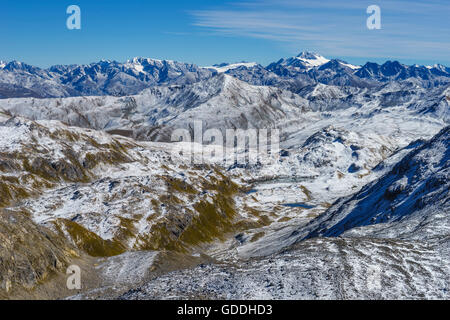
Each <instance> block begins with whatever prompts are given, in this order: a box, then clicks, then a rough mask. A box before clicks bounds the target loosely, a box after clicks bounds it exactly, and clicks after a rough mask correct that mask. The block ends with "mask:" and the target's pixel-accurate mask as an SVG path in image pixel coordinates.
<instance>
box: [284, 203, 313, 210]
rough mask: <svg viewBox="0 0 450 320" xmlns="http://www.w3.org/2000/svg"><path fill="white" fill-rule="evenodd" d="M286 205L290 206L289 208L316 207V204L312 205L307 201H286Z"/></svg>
mask: <svg viewBox="0 0 450 320" xmlns="http://www.w3.org/2000/svg"><path fill="white" fill-rule="evenodd" d="M283 206H284V207H288V208H303V209H312V208H315V207H316V206H312V205H309V204H306V203H301V202H299V203H286V204H283Z"/></svg>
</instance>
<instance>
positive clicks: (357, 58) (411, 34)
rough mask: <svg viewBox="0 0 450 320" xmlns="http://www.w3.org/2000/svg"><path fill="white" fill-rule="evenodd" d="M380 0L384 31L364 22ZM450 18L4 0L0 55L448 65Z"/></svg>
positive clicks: (133, 1)
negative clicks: (74, 12) (75, 16)
mask: <svg viewBox="0 0 450 320" xmlns="http://www.w3.org/2000/svg"><path fill="white" fill-rule="evenodd" d="M72 4H76V5H78V6H80V8H81V11H82V29H81V30H68V29H67V28H66V19H67V17H68V15H67V14H66V8H67V7H68V6H69V5H72ZM372 4H376V5H379V6H380V8H381V17H382V29H381V30H368V29H367V27H366V20H367V18H368V16H369V15H368V14H367V13H366V9H367V7H368V6H369V5H372ZM449 17H450V1H449V0H427V1H423V0H421V1H418V0H409V1H406V0H369V1H366V0H348V1H341V0H320V1H316V0H242V1H241V0H232V1H223V0H217V1H213V0H189V1H185V0H183V1H172V0H165V1H152V0H126V1H119V0H71V1H66V0H40V1H38V0H25V1H24V0H2V1H1V10H0V34H1V40H0V59H1V60H6V61H11V60H19V61H24V62H26V63H30V64H33V65H38V66H42V67H47V66H49V65H53V64H71V63H90V62H94V61H98V60H100V59H110V60H117V61H125V60H127V59H129V58H132V57H135V56H143V57H151V58H159V59H172V60H177V61H186V62H192V63H196V64H199V65H204V66H206V65H211V64H214V63H221V62H236V61H243V60H245V61H256V62H259V63H261V64H263V65H266V64H268V63H270V62H273V61H276V60H278V59H280V58H281V57H288V56H293V55H296V54H298V53H299V52H300V51H303V50H309V51H315V52H318V53H321V54H322V55H324V56H327V57H334V58H341V59H344V60H347V61H348V62H350V63H355V64H361V63H364V62H366V61H375V62H383V61H385V60H388V59H389V60H399V61H401V62H403V63H407V64H413V63H418V64H425V65H429V64H434V63H442V64H445V65H448V66H450V22H449V21H450V18H449Z"/></svg>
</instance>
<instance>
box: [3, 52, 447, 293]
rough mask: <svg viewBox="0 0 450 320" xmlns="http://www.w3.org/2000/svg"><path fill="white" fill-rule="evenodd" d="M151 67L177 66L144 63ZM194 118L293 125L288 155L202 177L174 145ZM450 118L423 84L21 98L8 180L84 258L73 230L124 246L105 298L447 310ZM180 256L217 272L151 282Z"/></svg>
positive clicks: (233, 125) (10, 141) (218, 79)
mask: <svg viewBox="0 0 450 320" xmlns="http://www.w3.org/2000/svg"><path fill="white" fill-rule="evenodd" d="M296 59H299V60H301V61H302V63H305V64H309V65H311V66H315V67H317V66H319V65H323V64H325V63H328V62H329V61H330V60H327V59H325V58H323V57H320V56H317V55H313V54H304V55H302V56H300V57H296ZM147 63H156V64H157V63H170V62H167V61H164V62H158V61H156V60H152V61H147V62H145V61H143V60H141V59H133V60H130V61H128V64H127V67H128V68H134V70H135V72H136V73H140V72H142V68H141V66H142V65H147ZM227 67H231V66H225V67H221V68H227ZM240 67H252V66H247V65H239V66H238V65H234V66H233V67H232V68H240ZM350 68H351V67H350ZM228 70H229V69H227V71H228ZM218 71H219V70H218ZM219 72H226V71H219ZM194 121H201V122H202V125H203V129H204V130H207V129H218V130H219V131H221V132H224V131H225V130H227V129H278V130H280V138H281V141H280V148H281V150H280V156H279V159H278V161H277V162H275V163H271V164H267V165H258V164H253V165H250V164H248V165H241V166H240V165H230V164H229V163H227V161H225V160H226V158H225V159H223V160H214V161H212V160H210V159H208V158H205V161H204V163H202V164H200V165H193V164H190V163H186V159H185V157H183V156H182V155H180V154H179V153H180V151H182V150H183V149H184V147H185V145H186V144H185V143H169V142H170V140H171V139H170V138H171V134H172V132H173V131H174V130H175V129H187V130H189V131H190V132H191V131H192V130H193V125H194ZM449 122H450V87H449V86H448V85H447V86H435V87H432V88H423V86H419V85H418V84H417V82H416V81H415V80H413V79H410V80H406V81H399V82H388V83H386V84H384V85H382V86H379V87H376V88H355V87H346V86H336V85H326V84H315V85H313V86H309V87H305V88H304V89H303V91H301V92H299V93H298V94H296V93H293V92H291V91H288V90H283V89H280V88H276V87H270V86H254V85H250V84H248V83H246V82H243V81H240V80H237V79H236V78H234V77H232V76H230V75H228V74H223V73H220V74H218V75H216V76H213V77H211V78H209V79H206V80H202V81H198V82H195V83H192V84H181V85H168V86H155V87H152V88H149V89H145V90H143V91H141V93H139V94H136V95H132V96H124V97H111V96H90V97H71V98H54V99H36V98H15V99H4V100H0V156H1V158H0V179H1V180H0V182H2V183H4V184H5V185H7V186H8V187H9V188H12V187H18V186H21V187H23V188H25V191H26V193H27V194H30V195H32V196H30V197H22V198H20V197H19V193H18V194H13V195H12V196H11V197H12V200H11V201H10V202H9V204H8V205H7V206H6V207H8V208H9V209H10V210H17V211H20V212H28V213H29V214H30V216H31V217H32V218H33V220H34V221H35V222H36V223H38V224H42V225H45V226H48V227H50V228H53V229H55V230H58V228H59V229H60V230H61V232H63V233H64V234H65V235H66V236H67V237H68V239H70V240H71V241H72V242H73V243H74V244H75V245H78V246H80V248H81V249H83V247H82V246H81V244H80V242H79V241H77V238H76V237H74V236H73V234H71V232H73V230H72V229H71V227H72V228H73V224H76V225H77V226H79V227H81V228H83V230H86V232H89V235H90V236H92V237H94V238H95V239H97V241H98V242H99V243H109V244H111V243H114V244H115V246H114V247H113V249H114V250H117V252H116V251H114V254H111V256H114V257H110V258H107V259H105V260H103V261H102V264H101V265H100V266H99V267H98V270H100V272H101V274H102V277H103V281H104V282H103V284H104V286H105V287H108V290H109V291H108V293H107V292H106V291H102V289H101V288H98V290H97V291H95V292H96V295H100V296H102V294H104V297H105V298H108V297H114V298H118V297H119V296H120V298H126V299H154V298H157V299H167V298H171V299H180V298H204V297H209V298H211V299H392V298H393V299H434V298H446V299H448V298H450V296H449V292H450V291H449V290H450V288H449V286H450V281H449V280H450V279H449V270H448V266H449V262H450V261H449V260H448V259H449V250H450V249H449V237H450V222H449V221H450V220H449V216H448V213H449V212H450V210H449V209H450V207H449V201H448V199H449V197H448V196H449V195H448V190H449V185H448V181H449V169H448V165H449V148H450V143H449V130H448V125H449ZM205 148H206V151H207V152H206V153H211V150H212V149H213V148H214V145H209V146H205ZM196 150H197V151H196V152H197V154H196V155H197V156H200V155H201V153H200V151H199V150H201V148H200V145H196ZM225 151H226V152H225V154H226V155H228V151H229V150H225ZM240 152H243V150H240ZM25 158H27V159H28V162H26V161H25V160H24V159H25ZM11 159H12V160H11ZM39 165H40V166H39ZM40 167H43V168H45V169H46V170H47V171H48V172H50V173H51V174H53V173H55V174H59V175H62V176H64V177H65V179H59V178H58V176H57V177H51V179H50V178H48V177H46V176H45V175H43V174H42V173H41V172H40V171H39V170H38V168H40ZM55 168H56V169H55ZM48 172H45V173H48ZM16 178H17V179H18V180H16ZM33 179H34V180H33ZM47 180H48V181H47ZM17 181H18V182H17ZM44 182H45V183H44ZM42 185H43V187H42ZM21 194H22V193H21ZM0 203H2V202H1V201H0ZM211 212H213V213H211ZM202 214H206V215H208V214H217V215H214V219H212V220H213V223H212V224H211V223H210V220H207V221H206V222H205V220H202V217H203V216H202ZM222 218H223V219H224V220H221V219H222ZM219 220H220V221H219ZM62 221H64V223H62ZM215 222H216V223H215ZM205 226H206V227H205ZM224 226H226V228H225V227H224ZM222 227H223V228H222ZM208 228H209V229H208ZM221 228H222V229H221ZM213 231H214V232H213ZM199 234H200V235H199ZM199 239H200V240H201V241H200V240H199ZM102 241H104V242H102ZM108 248H109V247H108ZM180 248H181V249H183V250H182V252H183V254H186V255H187V256H189V257H192V256H202V257H203V256H208V257H210V258H211V259H215V260H214V261H216V263H208V264H205V265H201V266H198V267H191V268H187V269H183V270H177V271H174V272H172V273H170V274H166V275H164V274H163V275H160V276H159V277H156V278H152V277H150V276H149V273H148V271H149V269H151V268H153V267H158V266H160V265H159V264H160V263H161V261H160V259H161V256H160V252H162V251H164V250H169V251H170V250H174V251H176V250H180ZM113 249H111V250H113ZM108 252H109V251H108ZM208 261H211V260H208ZM115 285H118V286H120V287H121V288H122V289H123V288H127V287H128V289H127V290H125V293H123V292H120V293H119V292H116V295H114V293H113V294H111V291H110V290H111V288H114V286H115ZM169 290H170V292H171V293H170V294H167V292H168V291H169ZM83 297H84V298H88V297H89V294H87V295H86V296H83V295H81V296H78V297H77V298H83Z"/></svg>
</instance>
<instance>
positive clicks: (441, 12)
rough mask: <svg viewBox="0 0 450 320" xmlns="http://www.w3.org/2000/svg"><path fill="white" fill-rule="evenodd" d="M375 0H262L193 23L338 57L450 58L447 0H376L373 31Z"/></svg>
mask: <svg viewBox="0 0 450 320" xmlns="http://www.w3.org/2000/svg"><path fill="white" fill-rule="evenodd" d="M372 2H374V1H372V0H371V1H360V0H357V1H356V0H355V1H335V0H321V1H312V0H305V1H300V0H296V1H293V0H277V1H275V0H260V1H246V2H237V3H233V4H232V5H229V6H228V7H227V8H216V9H209V10H203V11H194V12H191V14H192V16H193V17H194V22H193V24H194V25H195V26H197V27H200V28H203V29H205V30H209V32H212V33H214V34H216V35H224V36H234V37H251V38H258V39H267V40H270V41H274V42H279V43H284V45H285V46H289V47H296V48H298V49H302V48H308V49H313V50H316V51H319V52H323V53H326V54H332V55H339V56H349V57H350V56H355V57H363V56H367V57H373V58H377V57H380V58H381V57H398V58H405V59H414V58H417V59H424V58H427V59H443V60H446V61H448V59H449V58H448V53H449V52H450V41H449V36H448V34H449V32H448V31H450V28H449V23H448V22H447V21H448V16H449V15H450V6H449V5H448V4H445V3H444V1H440V0H430V1H428V2H426V3H422V2H419V1H417V0H414V1H405V0H388V1H387V0H377V1H375V2H378V4H379V5H380V7H381V10H382V30H373V31H369V30H367V29H366V27H365V24H366V19H367V17H368V15H367V13H366V8H367V6H369V5H370V4H372ZM446 30H447V32H445V31H446Z"/></svg>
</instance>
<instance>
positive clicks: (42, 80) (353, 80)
mask: <svg viewBox="0 0 450 320" xmlns="http://www.w3.org/2000/svg"><path fill="white" fill-rule="evenodd" d="M217 73H227V74H230V75H232V76H234V77H236V78H238V79H240V80H243V81H246V82H248V83H250V84H255V85H272V86H277V87H281V88H284V89H289V90H291V91H294V92H297V91H299V90H300V89H301V88H302V87H304V86H306V85H312V84H317V83H322V84H332V85H338V86H342V85H349V86H354V87H361V88H363V87H370V86H375V85H377V84H380V83H383V82H388V81H393V80H406V79H410V78H415V79H418V80H420V82H421V85H422V86H424V87H430V86H435V85H437V84H440V83H448V82H449V81H450V80H449V79H450V69H449V68H448V67H445V66H442V65H435V66H433V67H426V66H417V65H413V66H406V65H402V64H400V63H399V62H391V61H388V62H386V63H384V64H383V65H378V64H376V63H367V64H365V65H364V66H354V65H351V64H348V63H346V62H344V61H340V60H330V59H327V58H324V57H322V56H321V55H319V54H316V53H310V52H302V53H301V54H299V55H298V56H296V57H291V58H287V59H281V60H279V61H278V62H274V63H271V64H269V65H268V66H267V67H263V66H261V65H259V64H257V63H236V64H220V65H216V66H213V67H199V66H196V65H193V64H188V63H181V62H175V61H170V60H156V59H148V58H134V59H132V60H129V61H126V62H124V63H120V62H116V61H108V60H102V61H100V62H97V63H92V64H89V65H66V66H61V65H56V66H52V67H50V68H48V69H41V68H38V67H33V66H30V65H27V64H25V63H22V62H18V61H12V62H9V63H6V62H2V63H0V98H13V97H36V98H50V97H72V96H91V95H115V96H124V95H132V94H137V93H139V92H141V91H142V90H144V89H146V88H149V87H153V86H156V85H171V84H179V85H184V84H192V83H195V82H198V81H201V80H206V79H208V78H211V77H212V76H214V75H215V74H217Z"/></svg>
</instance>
